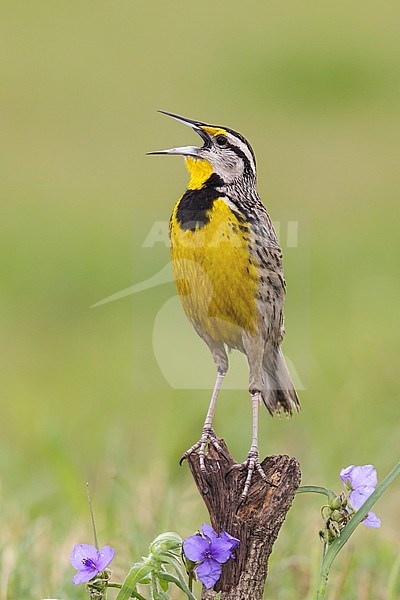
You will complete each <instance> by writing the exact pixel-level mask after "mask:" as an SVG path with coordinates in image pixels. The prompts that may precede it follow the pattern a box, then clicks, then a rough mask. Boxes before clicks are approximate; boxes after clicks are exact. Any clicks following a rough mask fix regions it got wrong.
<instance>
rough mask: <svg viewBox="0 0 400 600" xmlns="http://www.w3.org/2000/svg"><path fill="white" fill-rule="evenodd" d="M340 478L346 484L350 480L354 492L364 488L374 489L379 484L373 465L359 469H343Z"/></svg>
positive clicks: (351, 467)
mask: <svg viewBox="0 0 400 600" xmlns="http://www.w3.org/2000/svg"><path fill="white" fill-rule="evenodd" d="M340 477H341V479H342V480H343V481H344V482H346V480H349V481H350V484H351V487H352V488H353V490H356V489H358V488H362V487H369V488H371V487H373V488H374V487H375V486H376V484H377V483H378V476H377V474H376V469H375V467H374V466H373V465H362V466H359V467H355V466H354V465H351V466H350V467H347V469H342V471H341V472H340Z"/></svg>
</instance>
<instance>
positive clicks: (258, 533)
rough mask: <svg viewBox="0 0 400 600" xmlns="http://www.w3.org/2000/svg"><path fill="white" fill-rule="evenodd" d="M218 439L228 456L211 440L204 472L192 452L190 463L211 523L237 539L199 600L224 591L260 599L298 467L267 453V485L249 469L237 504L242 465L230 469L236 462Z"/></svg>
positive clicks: (225, 596)
mask: <svg viewBox="0 0 400 600" xmlns="http://www.w3.org/2000/svg"><path fill="white" fill-rule="evenodd" d="M219 443H220V445H221V447H222V449H223V451H224V453H225V455H226V457H223V456H221V455H220V454H218V452H217V451H216V450H215V448H214V447H213V446H212V445H210V448H209V453H208V455H207V456H206V470H207V473H206V477H204V476H203V475H202V473H201V471H200V463H199V456H198V454H197V453H193V454H191V455H190V456H189V458H188V462H189V466H190V470H191V472H192V475H193V478H194V480H195V482H196V485H197V488H198V490H199V492H200V494H201V496H202V498H203V500H204V502H205V504H206V506H207V509H208V512H209V514H210V519H211V525H212V526H213V528H214V529H215V530H216V531H217V532H220V531H223V530H224V531H227V532H228V533H230V534H231V535H233V536H234V537H236V538H238V539H239V540H240V545H239V547H238V548H237V550H236V560H229V561H228V562H227V563H226V564H224V565H223V566H222V575H221V578H220V580H219V581H218V582H217V583H216V585H215V588H214V589H212V590H206V589H205V588H204V587H203V592H202V596H201V597H202V600H212V599H213V598H215V596H216V593H217V592H218V591H220V590H221V591H222V594H221V599H222V600H262V596H263V591H264V585H265V580H266V578H267V569H268V558H269V556H270V554H271V552H272V546H273V544H274V542H275V540H276V538H277V536H278V533H279V530H280V528H281V526H282V523H283V521H284V519H285V517H286V514H287V512H288V510H289V508H290V506H291V504H292V502H293V498H294V495H295V493H296V490H297V488H298V487H299V485H300V477H301V472H300V466H299V464H298V462H297V461H296V459H294V458H289V457H288V456H285V455H283V456H268V457H267V458H265V459H264V460H263V462H262V467H263V469H264V472H265V474H266V475H267V477H268V479H269V481H271V482H272V483H274V484H275V485H276V486H277V487H272V486H269V485H267V484H266V483H265V482H264V481H263V480H262V479H261V477H260V475H259V474H258V473H254V474H253V479H252V482H251V486H250V490H249V495H248V497H247V500H246V502H245V503H244V504H242V505H240V506H239V500H240V495H241V493H242V491H243V487H244V482H245V479H246V470H239V469H233V470H232V471H229V470H230V468H231V467H232V465H234V464H236V463H235V461H234V460H233V458H232V456H231V455H230V454H229V451H228V448H227V446H226V444H225V441H224V440H221V439H220V440H219Z"/></svg>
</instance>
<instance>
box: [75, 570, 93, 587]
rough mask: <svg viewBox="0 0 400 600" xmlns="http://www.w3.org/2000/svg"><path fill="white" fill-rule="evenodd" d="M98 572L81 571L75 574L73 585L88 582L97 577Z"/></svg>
mask: <svg viewBox="0 0 400 600" xmlns="http://www.w3.org/2000/svg"><path fill="white" fill-rule="evenodd" d="M97 573H98V571H97V570H96V569H82V570H80V571H78V573H75V576H74V578H73V582H74V585H78V584H79V583H86V582H87V581H90V580H91V579H93V577H95V576H96V575H97Z"/></svg>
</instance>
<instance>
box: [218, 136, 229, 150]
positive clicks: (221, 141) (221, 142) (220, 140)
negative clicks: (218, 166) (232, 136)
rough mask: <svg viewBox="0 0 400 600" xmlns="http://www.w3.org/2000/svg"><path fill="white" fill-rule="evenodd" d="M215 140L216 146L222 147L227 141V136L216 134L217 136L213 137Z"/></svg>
mask: <svg viewBox="0 0 400 600" xmlns="http://www.w3.org/2000/svg"><path fill="white" fill-rule="evenodd" d="M215 141H216V142H217V144H218V146H221V148H224V147H225V146H226V145H227V143H228V138H227V137H226V135H222V134H221V135H217V137H216V138H215Z"/></svg>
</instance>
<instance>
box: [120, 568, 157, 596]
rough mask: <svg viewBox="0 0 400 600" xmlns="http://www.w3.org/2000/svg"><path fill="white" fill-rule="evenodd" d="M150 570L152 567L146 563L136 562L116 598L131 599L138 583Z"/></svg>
mask: <svg viewBox="0 0 400 600" xmlns="http://www.w3.org/2000/svg"><path fill="white" fill-rule="evenodd" d="M150 572H151V567H150V566H149V565H147V564H145V563H135V564H134V565H132V567H131V569H130V571H129V573H128V575H127V576H126V577H125V581H124V583H123V584H122V587H121V589H120V591H119V592H118V594H117V596H116V598H115V600H129V598H130V597H131V595H132V593H133V592H135V591H136V586H137V584H138V583H140V581H142V579H143V578H144V577H146V576H147V575H148V574H149V573H150Z"/></svg>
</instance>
